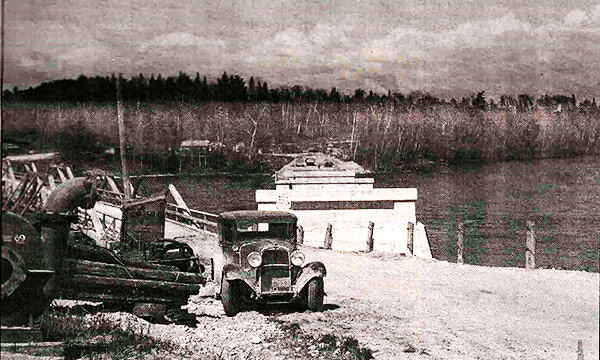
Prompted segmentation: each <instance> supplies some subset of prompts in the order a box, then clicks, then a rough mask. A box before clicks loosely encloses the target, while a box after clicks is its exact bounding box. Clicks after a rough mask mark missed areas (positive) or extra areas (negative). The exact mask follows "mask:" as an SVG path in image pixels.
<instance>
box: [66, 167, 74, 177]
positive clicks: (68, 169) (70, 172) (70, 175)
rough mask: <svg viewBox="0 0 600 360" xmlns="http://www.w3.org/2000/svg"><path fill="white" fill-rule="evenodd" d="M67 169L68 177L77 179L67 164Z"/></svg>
mask: <svg viewBox="0 0 600 360" xmlns="http://www.w3.org/2000/svg"><path fill="white" fill-rule="evenodd" d="M65 171H66V172H67V177H68V178H69V179H75V176H73V172H72V171H71V168H70V167H68V166H67V168H66V169H65Z"/></svg>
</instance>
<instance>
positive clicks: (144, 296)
mask: <svg viewBox="0 0 600 360" xmlns="http://www.w3.org/2000/svg"><path fill="white" fill-rule="evenodd" d="M205 282H206V279H205V278H204V277H203V276H202V274H197V273H188V272H182V271H179V270H178V269H177V268H176V267H174V266H167V265H159V264H153V263H149V262H146V261H144V260H140V259H126V258H124V257H122V256H118V255H116V254H115V253H114V252H112V251H111V250H109V249H105V248H103V247H99V246H93V245H87V244H74V243H70V244H69V246H68V247H67V251H66V257H65V259H64V264H63V271H62V272H61V276H60V287H61V288H62V291H61V295H62V297H63V298H65V299H73V300H87V301H98V302H103V303H104V304H105V305H107V306H109V307H111V308H118V309H120V310H123V311H128V312H133V313H134V314H135V313H136V308H138V309H140V308H143V309H146V308H148V306H149V305H151V306H150V307H151V308H154V309H159V310H158V312H159V314H155V315H157V316H156V317H157V319H156V320H167V321H168V320H171V321H175V322H185V321H186V320H185V319H179V320H181V321H177V320H178V319H173V318H172V317H173V316H179V317H181V315H182V311H181V306H182V305H185V304H187V302H188V299H189V296H191V295H194V294H198V292H199V290H200V287H201V286H202V285H203V284H205ZM163 314H167V319H161V317H162V315H163ZM169 314H171V315H172V316H171V318H169V316H168V315H169ZM136 315H145V316H147V317H153V316H152V315H153V314H136ZM184 315H185V314H184ZM183 317H184V318H185V316H183Z"/></svg>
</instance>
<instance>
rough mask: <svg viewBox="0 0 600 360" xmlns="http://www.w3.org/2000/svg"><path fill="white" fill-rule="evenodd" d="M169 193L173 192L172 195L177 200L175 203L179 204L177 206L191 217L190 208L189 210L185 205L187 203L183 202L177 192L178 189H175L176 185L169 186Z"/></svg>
mask: <svg viewBox="0 0 600 360" xmlns="http://www.w3.org/2000/svg"><path fill="white" fill-rule="evenodd" d="M169 192H171V195H172V196H173V198H174V199H175V202H176V203H177V206H179V207H180V208H183V209H184V210H185V211H186V212H187V214H188V215H189V214H190V208H188V206H187V204H186V203H185V201H183V197H182V196H181V194H179V191H177V188H175V185H173V184H169Z"/></svg>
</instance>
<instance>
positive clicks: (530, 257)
mask: <svg viewBox="0 0 600 360" xmlns="http://www.w3.org/2000/svg"><path fill="white" fill-rule="evenodd" d="M526 249H527V250H526V251H525V268H527V269H535V223H534V222H533V221H527V243H526Z"/></svg>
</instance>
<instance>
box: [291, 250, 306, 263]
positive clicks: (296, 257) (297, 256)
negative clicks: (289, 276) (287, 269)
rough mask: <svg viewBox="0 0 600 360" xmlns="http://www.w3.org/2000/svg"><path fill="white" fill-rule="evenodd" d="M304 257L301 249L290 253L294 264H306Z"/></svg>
mask: <svg viewBox="0 0 600 360" xmlns="http://www.w3.org/2000/svg"><path fill="white" fill-rule="evenodd" d="M304 259H305V256H304V254H303V253H302V252H301V251H298V250H296V251H294V252H293V253H292V254H291V255H290V260H291V261H292V264H293V265H294V266H300V265H302V264H304Z"/></svg>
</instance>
